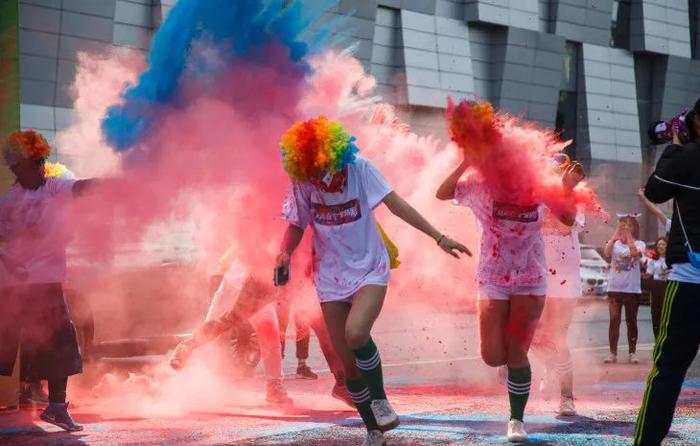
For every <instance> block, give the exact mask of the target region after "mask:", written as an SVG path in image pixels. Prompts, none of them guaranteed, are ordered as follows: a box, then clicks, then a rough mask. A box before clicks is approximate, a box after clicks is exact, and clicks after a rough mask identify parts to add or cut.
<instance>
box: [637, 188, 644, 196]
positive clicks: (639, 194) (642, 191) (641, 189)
mask: <svg viewBox="0 0 700 446" xmlns="http://www.w3.org/2000/svg"><path fill="white" fill-rule="evenodd" d="M637 195H638V196H639V198H645V197H644V186H642V187H640V188H639V190H638V191H637Z"/></svg>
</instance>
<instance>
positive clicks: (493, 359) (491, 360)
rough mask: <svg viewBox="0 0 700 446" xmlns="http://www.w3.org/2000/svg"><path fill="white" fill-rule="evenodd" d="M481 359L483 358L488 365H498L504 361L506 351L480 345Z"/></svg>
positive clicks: (503, 363)
mask: <svg viewBox="0 0 700 446" xmlns="http://www.w3.org/2000/svg"><path fill="white" fill-rule="evenodd" d="M481 359H483V360H484V362H485V363H486V365H488V366H489V367H500V366H502V365H505V363H506V359H507V358H506V353H505V352H504V351H503V350H500V351H499V350H496V349H493V348H488V347H486V346H484V345H482V346H481Z"/></svg>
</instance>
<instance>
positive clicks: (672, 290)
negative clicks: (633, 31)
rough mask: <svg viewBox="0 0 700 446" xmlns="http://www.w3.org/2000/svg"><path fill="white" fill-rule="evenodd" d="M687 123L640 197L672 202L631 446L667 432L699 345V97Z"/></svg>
mask: <svg viewBox="0 0 700 446" xmlns="http://www.w3.org/2000/svg"><path fill="white" fill-rule="evenodd" d="M693 110H694V111H695V112H696V113H695V117H694V118H693V120H692V122H690V123H688V135H689V140H690V142H689V143H686V144H683V145H681V143H680V139H679V138H678V135H677V134H676V132H674V135H673V139H674V143H673V144H671V145H669V146H668V147H667V148H666V149H665V150H664V152H663V154H662V155H661V158H660V159H659V162H658V163H657V165H656V169H655V170H654V172H653V173H652V174H651V176H650V177H649V180H648V181H647V185H646V188H645V189H644V195H645V196H646V197H647V198H648V199H649V200H650V201H651V202H653V203H664V202H666V201H669V200H673V216H672V218H671V232H670V234H669V239H668V247H667V250H666V251H667V252H666V263H667V265H668V266H669V267H670V268H671V272H670V273H669V275H668V282H667V285H666V295H665V296H664V303H663V308H662V310H661V325H660V327H659V336H658V338H657V340H656V344H655V346H654V354H653V361H654V365H653V367H652V369H651V373H650V374H649V378H648V381H647V388H646V391H645V392H644V398H643V400H642V406H641V408H640V410H639V416H638V417H637V426H636V429H635V431H634V443H633V444H634V446H647V445H649V446H651V445H654V446H656V445H659V444H661V441H662V440H663V439H664V437H666V435H667V434H668V430H669V429H670V427H671V422H672V421H673V413H674V411H675V408H676V402H677V401H678V395H679V394H680V391H681V387H682V385H683V381H684V380H685V374H686V372H687V370H688V367H690V364H691V363H692V362H693V360H694V359H695V356H696V355H697V353H698V346H699V345H700V323H698V321H700V99H698V101H697V102H696V103H695V106H694V108H693Z"/></svg>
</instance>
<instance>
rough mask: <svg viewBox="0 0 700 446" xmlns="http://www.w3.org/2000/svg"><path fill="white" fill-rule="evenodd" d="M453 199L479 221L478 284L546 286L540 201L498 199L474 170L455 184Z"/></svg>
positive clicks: (542, 209) (542, 211) (542, 210)
mask: <svg viewBox="0 0 700 446" xmlns="http://www.w3.org/2000/svg"><path fill="white" fill-rule="evenodd" d="M454 201H455V204H457V205H460V206H466V207H469V208H471V210H472V211H473V212H474V215H475V217H476V219H477V222H478V224H479V232H480V235H481V245H480V252H481V254H480V256H479V266H478V270H477V275H476V279H477V282H478V283H479V285H495V286H504V287H510V286H528V287H530V286H531V287H544V286H546V280H547V263H546V261H545V255H544V241H543V238H542V226H543V214H544V206H543V205H542V204H532V205H529V206H521V205H516V204H510V203H504V202H499V201H497V200H495V199H494V197H493V196H492V194H491V193H490V191H489V189H488V187H487V186H486V184H485V183H484V180H483V178H482V177H481V175H480V174H479V173H478V172H476V171H471V172H469V173H468V174H467V175H466V177H465V178H464V179H463V180H461V181H459V182H458V183H457V187H456V189H455V197H454Z"/></svg>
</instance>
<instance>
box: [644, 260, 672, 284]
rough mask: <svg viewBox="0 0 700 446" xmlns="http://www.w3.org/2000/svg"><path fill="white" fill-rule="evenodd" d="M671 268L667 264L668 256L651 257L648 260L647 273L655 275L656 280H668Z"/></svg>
mask: <svg viewBox="0 0 700 446" xmlns="http://www.w3.org/2000/svg"><path fill="white" fill-rule="evenodd" d="M669 271H670V270H669V268H668V266H666V257H660V258H658V259H649V261H648V262H647V273H648V274H651V275H652V276H653V277H654V280H668V273H669Z"/></svg>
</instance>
